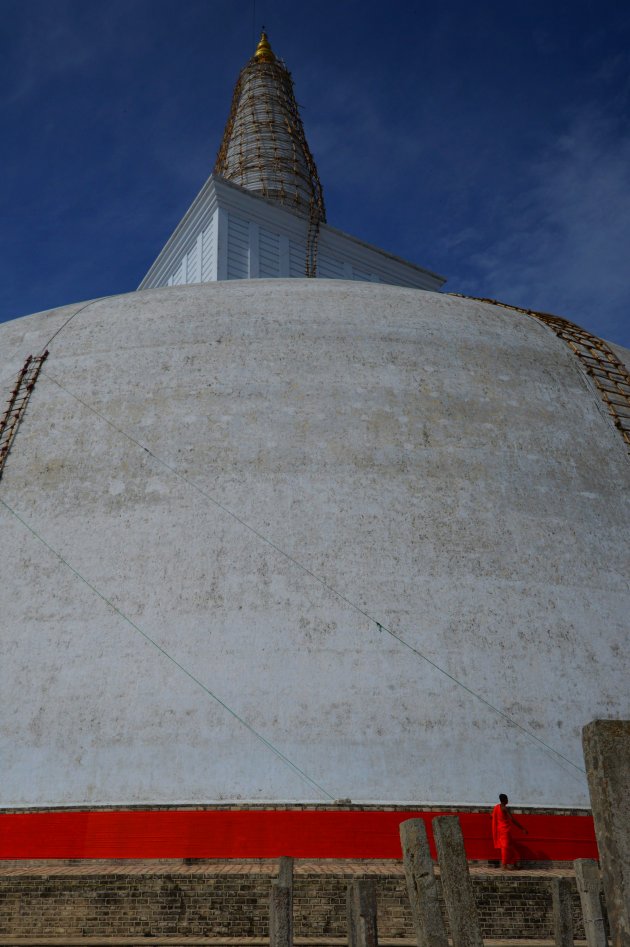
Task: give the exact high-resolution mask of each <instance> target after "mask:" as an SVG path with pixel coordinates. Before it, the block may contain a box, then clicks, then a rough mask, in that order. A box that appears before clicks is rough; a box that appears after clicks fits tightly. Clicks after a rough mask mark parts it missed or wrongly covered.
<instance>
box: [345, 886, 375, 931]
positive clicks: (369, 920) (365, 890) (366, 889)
mask: <svg viewBox="0 0 630 947" xmlns="http://www.w3.org/2000/svg"><path fill="white" fill-rule="evenodd" d="M346 906H347V910H348V947H378V933H377V928H376V891H375V888H374V882H373V881H353V882H351V883H350V884H349V885H348V889H347V896H346Z"/></svg>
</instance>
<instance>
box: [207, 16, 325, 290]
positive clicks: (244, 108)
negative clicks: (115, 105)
mask: <svg viewBox="0 0 630 947" xmlns="http://www.w3.org/2000/svg"><path fill="white" fill-rule="evenodd" d="M214 173H215V174H219V175H221V176H222V177H224V178H226V179H227V180H228V181H232V182H233V183H234V184H238V185H240V186H241V187H243V188H244V189H245V190H247V191H251V192H253V193H255V194H258V195H259V196H260V197H264V198H266V199H267V200H270V201H274V202H276V203H278V204H282V205H284V206H285V207H287V209H289V210H292V211H293V212H294V213H296V214H298V215H300V216H302V217H304V218H306V219H307V220H308V223H309V227H308V240H307V259H306V276H315V272H316V265H317V260H316V255H317V236H318V231H319V225H320V223H323V222H324V221H325V220H326V211H325V207H324V195H323V192H322V186H321V182H320V180H319V175H318V173H317V167H316V166H315V161H314V159H313V156H312V154H311V152H310V149H309V147H308V144H307V142H306V137H305V135H304V127H303V125H302V119H301V118H300V113H299V110H298V106H297V102H296V101H295V96H294V93H293V80H292V78H291V73H290V72H289V71H288V69H287V68H286V66H285V65H284V63H282V62H281V61H280V60H279V59H277V57H276V56H275V54H274V53H273V51H272V49H271V46H270V45H269V41H268V39H267V36H266V34H265V33H263V34H262V36H261V38H260V42H259V43H258V47H257V49H256V52H255V53H254V55H253V56H252V58H251V59H250V60H249V62H248V63H247V64H246V65H245V66H244V67H243V69H242V70H241V73H240V75H239V77H238V79H237V82H236V86H235V88H234V94H233V96H232V105H231V108H230V115H229V117H228V120H227V124H226V126H225V131H224V133H223V140H222V142H221V146H220V148H219V152H218V155H217V159H216V163H215V167H214Z"/></svg>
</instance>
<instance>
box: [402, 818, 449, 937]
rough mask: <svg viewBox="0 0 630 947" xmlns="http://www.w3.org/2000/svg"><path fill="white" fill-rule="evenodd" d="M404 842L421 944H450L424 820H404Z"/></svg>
mask: <svg viewBox="0 0 630 947" xmlns="http://www.w3.org/2000/svg"><path fill="white" fill-rule="evenodd" d="M400 843H401V846H402V853H403V864H404V866H405V877H406V879H407V891H408V892H409V901H410V903H411V916H412V918H413V926H414V929H415V932H416V940H417V941H418V947H448V939H447V937H446V930H445V928H444V921H443V919H442V911H441V910H440V900H439V892H438V884H437V880H436V877H435V872H434V870H433V859H432V858H431V852H430V850H429V841H428V839H427V829H426V826H425V824H424V820H423V819H407V821H406V822H401V825H400Z"/></svg>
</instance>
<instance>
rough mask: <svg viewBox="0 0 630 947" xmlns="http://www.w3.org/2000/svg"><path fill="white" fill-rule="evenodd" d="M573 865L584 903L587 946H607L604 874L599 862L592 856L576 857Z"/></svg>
mask: <svg viewBox="0 0 630 947" xmlns="http://www.w3.org/2000/svg"><path fill="white" fill-rule="evenodd" d="M573 867H574V868H575V880H576V882H577V889H578V891H579V894H580V902H581V904H582V918H583V920H584V934H585V936H586V944H587V947H607V940H606V926H605V924H604V912H603V910H602V876H601V875H600V873H599V868H598V866H597V862H596V861H593V859H592V858H576V860H575V861H574V862H573Z"/></svg>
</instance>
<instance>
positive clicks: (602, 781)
mask: <svg viewBox="0 0 630 947" xmlns="http://www.w3.org/2000/svg"><path fill="white" fill-rule="evenodd" d="M582 745H583V748H584V761H585V763H586V773H587V776H588V788H589V792H590V795H591V807H592V809H593V818H594V820H595V834H596V836H597V846H598V848H599V858H600V861H601V865H602V879H603V882H604V893H605V895H606V908H607V911H608V920H609V921H610V934H611V940H612V944H613V947H630V720H594V721H593V722H592V723H589V724H587V726H585V727H584V730H583V731H582Z"/></svg>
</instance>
